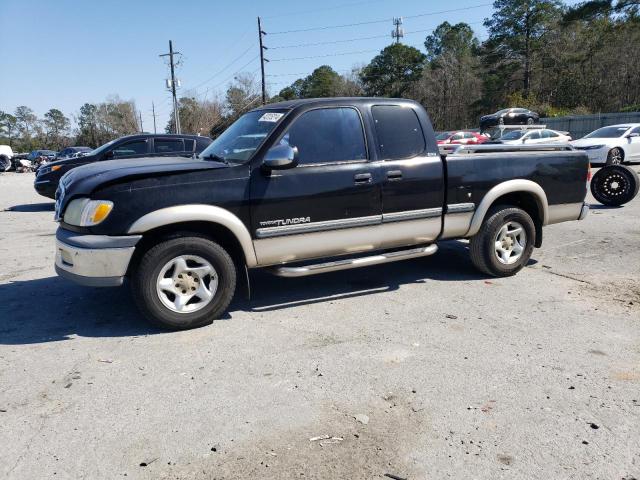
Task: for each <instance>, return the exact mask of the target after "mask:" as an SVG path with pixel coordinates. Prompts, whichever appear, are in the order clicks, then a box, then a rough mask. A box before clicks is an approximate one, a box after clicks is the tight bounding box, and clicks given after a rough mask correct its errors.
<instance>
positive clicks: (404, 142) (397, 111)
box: [371, 105, 425, 160]
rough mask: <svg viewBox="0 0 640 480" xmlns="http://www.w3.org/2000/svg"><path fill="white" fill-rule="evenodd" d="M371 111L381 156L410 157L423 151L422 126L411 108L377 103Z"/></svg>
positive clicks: (392, 158) (390, 158)
mask: <svg viewBox="0 0 640 480" xmlns="http://www.w3.org/2000/svg"><path fill="white" fill-rule="evenodd" d="M371 113H372V115H373V121H374V122H375V126H376V134H377V136H378V146H379V147H380V152H381V153H382V158H384V159H387V160H396V159H400V158H411V157H415V156H416V155H419V154H420V153H422V152H424V149H425V141H424V135H423V134H422V127H421V126H420V122H419V121H418V116H417V115H416V112H415V111H414V110H413V109H412V108H405V107H400V106H398V105H377V106H374V107H372V108H371Z"/></svg>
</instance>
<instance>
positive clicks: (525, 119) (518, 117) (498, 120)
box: [480, 108, 540, 133]
mask: <svg viewBox="0 0 640 480" xmlns="http://www.w3.org/2000/svg"><path fill="white" fill-rule="evenodd" d="M539 121H540V115H538V114H537V113H536V112H533V111H531V110H527V109H526V108H505V109H503V110H499V111H497V112H496V113H492V114H491V115H485V116H483V117H480V132H481V133H482V132H484V131H486V130H487V129H488V128H491V127H495V126H498V125H533V124H534V123H538V122H539Z"/></svg>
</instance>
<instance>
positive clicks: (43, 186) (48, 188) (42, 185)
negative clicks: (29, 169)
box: [33, 177, 58, 200]
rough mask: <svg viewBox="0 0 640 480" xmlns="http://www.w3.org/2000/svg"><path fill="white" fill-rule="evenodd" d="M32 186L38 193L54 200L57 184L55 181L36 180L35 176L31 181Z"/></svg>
mask: <svg viewBox="0 0 640 480" xmlns="http://www.w3.org/2000/svg"><path fill="white" fill-rule="evenodd" d="M33 188H35V189H36V192H38V193H39V194H40V195H42V196H44V197H48V198H51V199H54V200H55V198H56V189H57V188H58V184H57V182H52V181H51V180H42V179H40V180H38V177H36V180H35V182H33Z"/></svg>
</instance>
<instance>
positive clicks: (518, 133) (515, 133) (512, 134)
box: [501, 130, 526, 140]
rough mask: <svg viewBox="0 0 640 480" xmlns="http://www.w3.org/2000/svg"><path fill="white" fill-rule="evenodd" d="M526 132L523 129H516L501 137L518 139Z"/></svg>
mask: <svg viewBox="0 0 640 480" xmlns="http://www.w3.org/2000/svg"><path fill="white" fill-rule="evenodd" d="M525 133H526V132H524V131H522V130H514V131H512V132H507V133H505V134H504V135H503V136H502V137H501V139H502V140H518V139H520V138H522V137H524V134H525Z"/></svg>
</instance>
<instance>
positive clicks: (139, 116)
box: [138, 111, 144, 133]
mask: <svg viewBox="0 0 640 480" xmlns="http://www.w3.org/2000/svg"><path fill="white" fill-rule="evenodd" d="M138 118H139V119H140V133H142V132H144V127H143V126H142V112H141V111H138Z"/></svg>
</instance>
